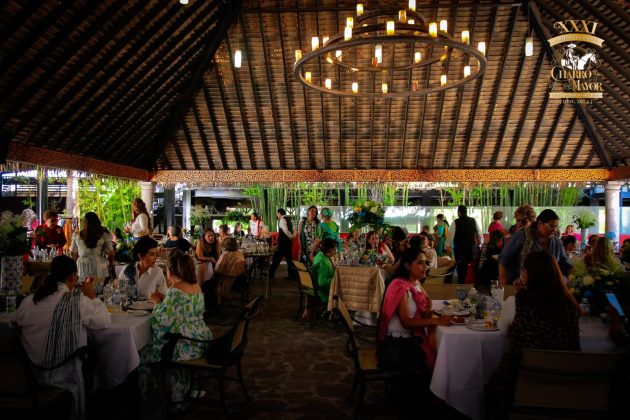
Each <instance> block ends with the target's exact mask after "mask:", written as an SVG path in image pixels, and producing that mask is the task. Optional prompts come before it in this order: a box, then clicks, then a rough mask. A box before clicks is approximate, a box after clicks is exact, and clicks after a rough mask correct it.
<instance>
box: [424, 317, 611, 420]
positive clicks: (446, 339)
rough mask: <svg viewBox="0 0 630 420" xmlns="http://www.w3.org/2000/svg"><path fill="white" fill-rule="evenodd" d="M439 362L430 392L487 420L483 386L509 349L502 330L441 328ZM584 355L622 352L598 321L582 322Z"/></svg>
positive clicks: (473, 416)
mask: <svg viewBox="0 0 630 420" xmlns="http://www.w3.org/2000/svg"><path fill="white" fill-rule="evenodd" d="M435 338H436V343H437V360H436V363H435V368H434V370H433V376H432V379H431V385H430V389H431V391H432V392H433V394H435V395H436V396H437V397H439V398H440V399H442V400H444V401H445V402H446V404H448V405H449V406H451V407H453V408H455V409H456V410H457V411H459V412H461V413H463V414H464V415H466V416H468V417H470V418H471V419H474V420H478V419H483V418H485V417H484V416H485V407H484V385H485V384H486V383H487V382H488V380H489V379H490V376H491V375H492V373H493V372H494V370H495V369H496V368H497V366H498V365H499V362H500V361H501V359H502V357H503V353H504V351H505V349H506V345H507V337H506V335H505V334H504V333H502V332H501V331H500V330H473V329H470V328H467V327H466V325H465V324H455V325H452V326H440V327H437V328H436V333H435ZM580 344H581V348H582V351H584V352H594V353H610V352H615V351H619V349H618V348H617V347H616V345H615V344H614V343H613V342H612V341H611V340H610V339H609V337H608V326H607V325H606V324H604V323H603V322H602V321H600V320H599V319H595V318H591V319H588V320H581V321H580Z"/></svg>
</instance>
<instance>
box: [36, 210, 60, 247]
mask: <svg viewBox="0 0 630 420" xmlns="http://www.w3.org/2000/svg"><path fill="white" fill-rule="evenodd" d="M43 218H44V223H43V224H42V225H40V226H39V227H38V228H37V229H35V233H34V238H35V240H34V244H33V246H38V247H40V248H46V247H53V246H56V247H57V248H61V247H62V246H64V245H65V244H66V235H65V234H64V233H63V228H62V227H61V226H59V225H58V223H59V215H58V214H57V212H56V211H53V210H51V209H48V210H46V211H45V212H44V216H43Z"/></svg>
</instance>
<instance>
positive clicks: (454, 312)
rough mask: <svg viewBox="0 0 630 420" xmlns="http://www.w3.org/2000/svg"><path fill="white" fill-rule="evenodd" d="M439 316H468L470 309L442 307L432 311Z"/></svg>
mask: <svg viewBox="0 0 630 420" xmlns="http://www.w3.org/2000/svg"><path fill="white" fill-rule="evenodd" d="M433 312H435V313H436V314H438V315H441V316H468V315H470V311H469V310H468V309H451V308H442V309H438V310H435V311H433Z"/></svg>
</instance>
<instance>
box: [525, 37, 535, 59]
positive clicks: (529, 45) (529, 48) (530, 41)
mask: <svg viewBox="0 0 630 420" xmlns="http://www.w3.org/2000/svg"><path fill="white" fill-rule="evenodd" d="M532 55H534V38H532V37H531V36H528V37H527V38H525V57H531V56H532Z"/></svg>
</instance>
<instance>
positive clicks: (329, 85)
mask: <svg viewBox="0 0 630 420" xmlns="http://www.w3.org/2000/svg"><path fill="white" fill-rule="evenodd" d="M324 86H326V89H332V81H331V80H330V79H326V80H324Z"/></svg>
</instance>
